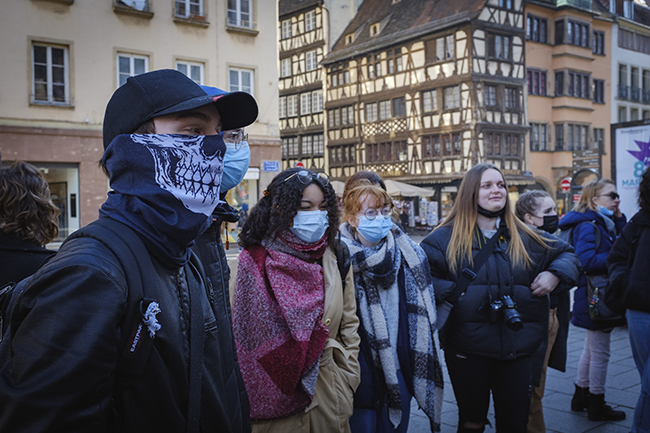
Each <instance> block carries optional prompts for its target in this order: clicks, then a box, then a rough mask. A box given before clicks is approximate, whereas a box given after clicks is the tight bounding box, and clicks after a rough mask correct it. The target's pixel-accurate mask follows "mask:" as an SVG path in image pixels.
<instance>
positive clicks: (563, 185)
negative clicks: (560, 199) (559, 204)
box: [560, 179, 571, 192]
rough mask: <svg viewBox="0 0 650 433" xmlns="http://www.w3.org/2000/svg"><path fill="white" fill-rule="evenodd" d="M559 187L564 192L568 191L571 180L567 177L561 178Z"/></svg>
mask: <svg viewBox="0 0 650 433" xmlns="http://www.w3.org/2000/svg"><path fill="white" fill-rule="evenodd" d="M560 189H561V190H562V191H564V192H568V191H569V190H570V189H571V181H570V180H569V179H562V182H560Z"/></svg>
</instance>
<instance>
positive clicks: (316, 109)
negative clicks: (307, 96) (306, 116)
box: [311, 90, 323, 113]
mask: <svg viewBox="0 0 650 433" xmlns="http://www.w3.org/2000/svg"><path fill="white" fill-rule="evenodd" d="M321 111H323V91H322V90H314V91H313V92H311V112H312V113H320V112H321Z"/></svg>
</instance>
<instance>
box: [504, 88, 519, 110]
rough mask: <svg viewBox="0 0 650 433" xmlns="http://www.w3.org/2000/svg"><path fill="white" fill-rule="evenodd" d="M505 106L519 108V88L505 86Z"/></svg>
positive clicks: (512, 108)
mask: <svg viewBox="0 0 650 433" xmlns="http://www.w3.org/2000/svg"><path fill="white" fill-rule="evenodd" d="M506 108H509V109H511V110H514V109H517V108H519V89H517V88H515V87H506Z"/></svg>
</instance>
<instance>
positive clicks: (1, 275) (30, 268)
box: [0, 230, 55, 287]
mask: <svg viewBox="0 0 650 433" xmlns="http://www.w3.org/2000/svg"><path fill="white" fill-rule="evenodd" d="M54 253H55V252H54V251H50V250H47V249H45V248H43V247H42V246H40V245H38V244H37V243H34V242H27V241H23V240H21V239H19V238H17V237H16V236H7V235H5V234H3V233H2V230H0V287H2V286H4V285H5V284H8V283H10V282H14V283H17V282H19V281H20V280H22V279H23V278H26V277H29V276H30V275H32V274H33V273H34V272H36V270H37V269H38V268H39V266H41V264H42V263H43V262H44V261H45V259H47V258H48V257H50V256H52V255H53V254H54Z"/></svg>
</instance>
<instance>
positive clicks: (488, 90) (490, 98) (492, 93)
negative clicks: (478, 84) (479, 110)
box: [483, 85, 497, 107]
mask: <svg viewBox="0 0 650 433" xmlns="http://www.w3.org/2000/svg"><path fill="white" fill-rule="evenodd" d="M483 93H484V94H485V105H487V106H488V107H494V106H496V105H497V87H496V86H487V85H486V86H485V87H484V88H483Z"/></svg>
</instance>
